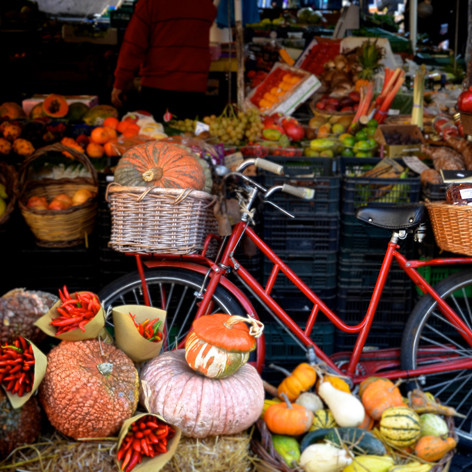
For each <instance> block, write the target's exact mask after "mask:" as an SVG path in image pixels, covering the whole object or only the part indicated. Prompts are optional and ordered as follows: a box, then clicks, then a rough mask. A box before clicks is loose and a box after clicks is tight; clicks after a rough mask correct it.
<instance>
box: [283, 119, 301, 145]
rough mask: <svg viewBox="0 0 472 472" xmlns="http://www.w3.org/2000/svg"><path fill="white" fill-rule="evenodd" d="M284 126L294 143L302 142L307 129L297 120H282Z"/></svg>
mask: <svg viewBox="0 0 472 472" xmlns="http://www.w3.org/2000/svg"><path fill="white" fill-rule="evenodd" d="M282 126H283V128H284V131H285V134H286V135H287V136H288V137H289V138H290V139H291V140H292V141H300V140H302V139H303V138H304V137H305V129H304V128H303V126H302V125H301V124H300V123H299V122H298V121H297V120H296V119H295V118H285V119H284V120H282Z"/></svg>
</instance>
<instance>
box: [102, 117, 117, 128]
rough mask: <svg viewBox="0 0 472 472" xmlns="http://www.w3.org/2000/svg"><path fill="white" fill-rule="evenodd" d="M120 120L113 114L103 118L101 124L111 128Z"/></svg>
mask: <svg viewBox="0 0 472 472" xmlns="http://www.w3.org/2000/svg"><path fill="white" fill-rule="evenodd" d="M119 122H120V120H119V119H118V118H115V117H114V116H109V117H108V118H105V119H104V120H103V126H104V127H106V128H113V129H116V127H117V126H118V123H119Z"/></svg>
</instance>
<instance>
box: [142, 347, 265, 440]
mask: <svg viewBox="0 0 472 472" xmlns="http://www.w3.org/2000/svg"><path fill="white" fill-rule="evenodd" d="M140 378H141V393H140V402H141V404H143V405H145V406H146V408H147V409H148V411H149V412H150V413H155V414H158V415H161V416H162V417H163V418H164V420H165V421H167V422H168V423H170V424H172V425H174V426H177V427H178V428H180V429H181V430H182V434H184V435H185V436H189V437H193V438H205V437H207V436H217V435H221V434H237V433H240V432H242V431H244V430H245V429H247V428H249V427H250V426H251V425H252V424H254V423H255V422H256V421H257V419H258V418H259V416H260V414H261V412H262V409H263V406H264V386H263V383H262V379H261V377H260V375H259V374H258V373H257V370H256V369H255V368H254V367H253V366H252V365H250V364H245V365H243V366H242V367H241V368H240V369H239V370H238V371H237V372H236V373H235V374H233V375H231V376H230V377H227V378H225V379H210V378H208V377H204V376H203V375H200V374H198V373H196V372H194V371H193V370H192V369H191V368H190V367H189V365H188V364H187V361H186V360H185V352H184V350H183V349H178V350H175V351H168V352H165V353H163V354H160V355H159V356H157V357H155V358H154V359H152V360H150V361H148V362H147V363H146V364H145V365H144V367H143V369H142V371H141V374H140Z"/></svg>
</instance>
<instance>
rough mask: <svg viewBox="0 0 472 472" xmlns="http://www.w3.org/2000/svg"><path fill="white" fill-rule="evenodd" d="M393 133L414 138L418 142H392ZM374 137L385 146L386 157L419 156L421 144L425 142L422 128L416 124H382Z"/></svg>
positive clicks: (381, 145)
mask: <svg viewBox="0 0 472 472" xmlns="http://www.w3.org/2000/svg"><path fill="white" fill-rule="evenodd" d="M392 134H396V135H399V136H400V138H401V137H405V138H410V139H411V138H412V139H413V140H414V141H416V143H412V144H392V143H391V142H389V136H391V135H392ZM374 139H375V140H376V141H377V142H378V143H379V145H380V147H383V150H384V157H402V156H418V155H419V154H421V145H422V144H423V143H424V142H425V139H424V137H423V134H422V133H421V130H420V128H419V127H418V126H416V125H380V126H379V127H378V128H377V130H376V132H375V135H374Z"/></svg>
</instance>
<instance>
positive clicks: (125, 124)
mask: <svg viewBox="0 0 472 472" xmlns="http://www.w3.org/2000/svg"><path fill="white" fill-rule="evenodd" d="M130 124H131V121H129V120H123V121H120V122H119V123H118V124H117V125H116V131H118V133H123V131H125V130H126V128H128V126H129V125H130Z"/></svg>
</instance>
